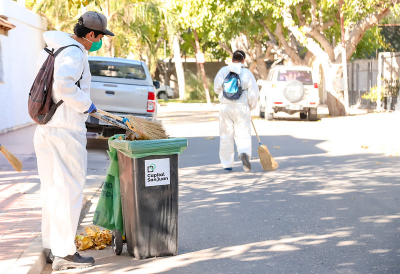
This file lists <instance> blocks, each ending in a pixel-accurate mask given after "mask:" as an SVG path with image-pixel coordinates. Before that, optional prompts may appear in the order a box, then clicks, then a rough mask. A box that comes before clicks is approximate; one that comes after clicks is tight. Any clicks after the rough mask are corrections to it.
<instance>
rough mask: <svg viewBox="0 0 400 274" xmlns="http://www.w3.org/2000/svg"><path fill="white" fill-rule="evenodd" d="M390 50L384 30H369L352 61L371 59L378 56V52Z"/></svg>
mask: <svg viewBox="0 0 400 274" xmlns="http://www.w3.org/2000/svg"><path fill="white" fill-rule="evenodd" d="M377 49H383V50H388V49H390V44H388V43H387V39H386V37H385V36H384V35H383V32H382V29H381V28H379V27H378V26H375V27H373V28H370V29H369V30H367V31H366V32H365V34H364V36H363V39H362V40H361V41H360V42H359V43H358V45H357V48H356V51H355V52H354V53H353V55H352V57H351V58H352V59H369V58H371V57H375V56H376V50H377Z"/></svg>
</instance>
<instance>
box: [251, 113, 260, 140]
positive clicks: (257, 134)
mask: <svg viewBox="0 0 400 274" xmlns="http://www.w3.org/2000/svg"><path fill="white" fill-rule="evenodd" d="M251 124H252V125H253V128H254V132H255V133H256V136H257V139H258V143H259V144H260V146H261V140H260V137H258V134H257V130H256V127H255V126H254V123H253V119H251Z"/></svg>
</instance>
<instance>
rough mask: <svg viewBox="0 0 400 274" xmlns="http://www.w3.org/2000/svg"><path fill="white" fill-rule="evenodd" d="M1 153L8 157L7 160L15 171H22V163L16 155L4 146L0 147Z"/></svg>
mask: <svg viewBox="0 0 400 274" xmlns="http://www.w3.org/2000/svg"><path fill="white" fill-rule="evenodd" d="M0 151H1V152H2V153H3V154H4V156H6V159H7V160H8V161H9V162H10V164H11V165H12V166H13V167H14V169H15V170H16V171H18V172H21V171H22V163H21V161H20V160H18V159H17V157H15V156H14V155H12V154H11V153H10V152H9V151H8V150H7V149H6V148H5V147H4V146H2V145H0Z"/></svg>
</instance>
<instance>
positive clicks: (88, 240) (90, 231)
mask: <svg viewBox="0 0 400 274" xmlns="http://www.w3.org/2000/svg"><path fill="white" fill-rule="evenodd" d="M85 232H86V235H84V233H81V235H76V237H75V245H76V247H77V248H78V249H79V250H86V249H89V248H94V249H96V250H99V249H104V248H106V246H107V245H111V231H110V230H100V228H99V227H98V226H95V225H92V226H89V227H85Z"/></svg>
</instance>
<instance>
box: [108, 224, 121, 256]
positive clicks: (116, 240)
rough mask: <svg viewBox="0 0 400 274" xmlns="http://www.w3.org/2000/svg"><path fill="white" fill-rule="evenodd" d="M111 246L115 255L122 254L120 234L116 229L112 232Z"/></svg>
mask: <svg viewBox="0 0 400 274" xmlns="http://www.w3.org/2000/svg"><path fill="white" fill-rule="evenodd" d="M111 245H112V249H113V251H114V254H115V255H121V252H122V245H123V243H122V235H121V232H120V231H119V230H118V229H116V230H113V232H112V237H111Z"/></svg>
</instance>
